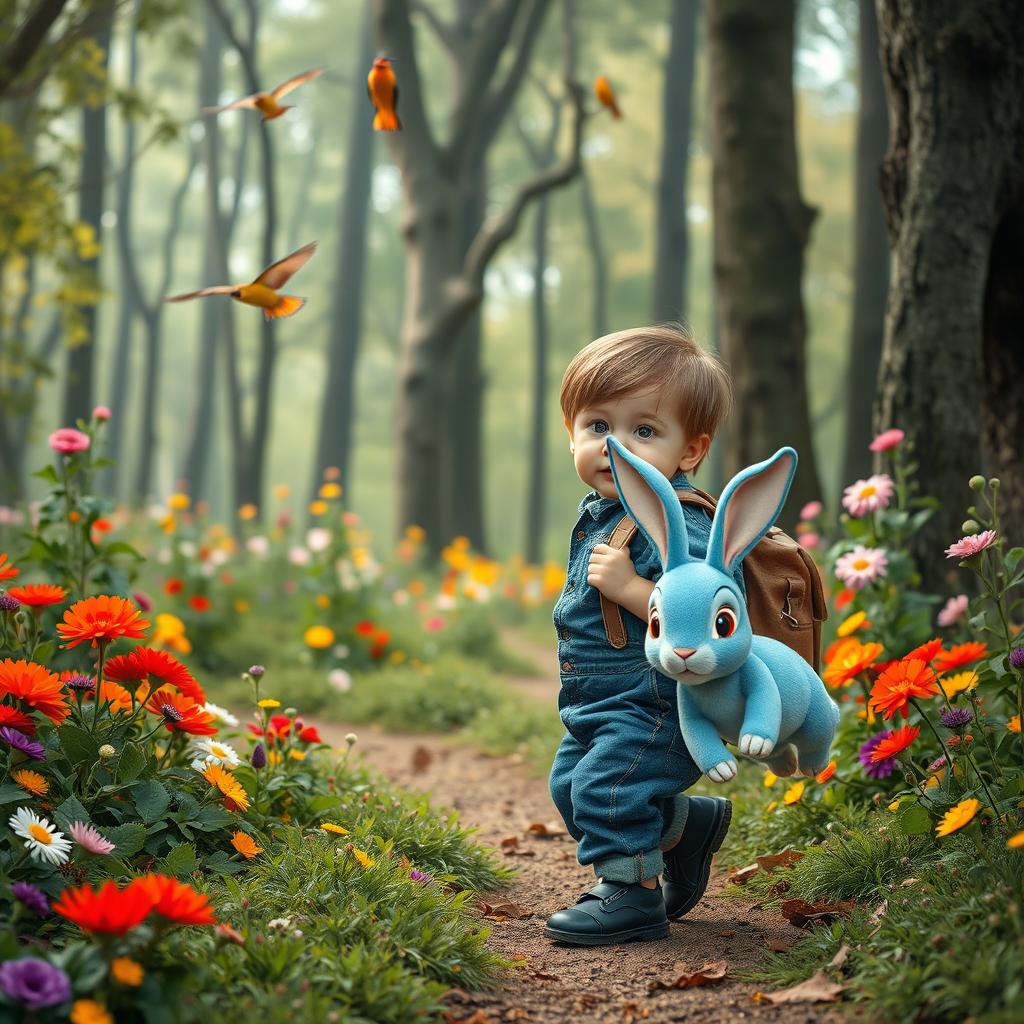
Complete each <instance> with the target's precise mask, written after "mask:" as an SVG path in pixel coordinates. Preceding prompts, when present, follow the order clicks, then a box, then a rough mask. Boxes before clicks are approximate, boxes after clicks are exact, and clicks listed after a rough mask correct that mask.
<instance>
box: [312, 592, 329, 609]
mask: <svg viewBox="0 0 1024 1024" xmlns="http://www.w3.org/2000/svg"><path fill="white" fill-rule="evenodd" d="M314 600H315V602H316V606H317V608H330V607H331V599H330V598H329V597H328V596H327V595H326V594H317V595H316V597H315V598H314Z"/></svg>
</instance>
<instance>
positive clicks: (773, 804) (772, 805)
mask: <svg viewBox="0 0 1024 1024" xmlns="http://www.w3.org/2000/svg"><path fill="white" fill-rule="evenodd" d="M778 806H779V801H778V800H773V801H772V802H771V803H770V804H769V805H768V806H767V808H765V809H766V810H768V811H774V810H775V808H776V807H778Z"/></svg>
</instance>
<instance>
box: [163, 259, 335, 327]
mask: <svg viewBox="0 0 1024 1024" xmlns="http://www.w3.org/2000/svg"><path fill="white" fill-rule="evenodd" d="M314 252H316V242H309V243H308V244H306V245H304V246H303V247H302V248H301V249H296V250H295V252H293V253H292V254H291V255H290V256H285V258H284V259H283V260H278V261H277V262H276V263H271V264H270V266H269V267H267V269H266V270H264V271H263V273H262V274H260V276H259V277H257V278H256V280H255V281H253V282H252V283H251V284H221V285H215V286H214V287H212V288H200V289H199V291H197V292H186V293H185V294H184V295H169V296H168V297H167V298H166V299H164V302H184V301H185V300H186V299H198V298H202V297H203V296H204V295H230V296H231V298H233V299H238V301H239V302H244V303H246V305H249V306H259V307H261V308H262V309H263V319H264V320H275V319H277V318H279V317H283V316H291V315H292V313H295V312H297V311H298V310H299V309H301V308H302V306H304V305H305V303H306V300H305V299H300V298H299V297H298V296H297V295H281V294H280V293H279V291H278V289H279V288H283V287H284V285H285V282H286V281H287V280H288V278H290V277H291V276H292V274H294V273H295V272H296V271H297V270H298V269H299V268H300V267H302V266H303V265H304V264H305V262H306V261H307V260H308V259H309V258H310V256H312V255H313V253H314Z"/></svg>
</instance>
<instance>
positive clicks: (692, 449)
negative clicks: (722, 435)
mask: <svg viewBox="0 0 1024 1024" xmlns="http://www.w3.org/2000/svg"><path fill="white" fill-rule="evenodd" d="M710 447H711V435H710V434H698V435H697V436H696V437H695V438H694V439H693V440H692V441H690V442H689V443H688V444H687V446H686V451H685V452H684V453H683V457H682V458H681V459H680V460H679V468H680V469H681V470H682V471H683V472H684V473H689V472H690V470H691V469H693V467H694V466H697V465H700V463H701V461H702V460H703V458H704V456H705V455H707V453H708V448H710Z"/></svg>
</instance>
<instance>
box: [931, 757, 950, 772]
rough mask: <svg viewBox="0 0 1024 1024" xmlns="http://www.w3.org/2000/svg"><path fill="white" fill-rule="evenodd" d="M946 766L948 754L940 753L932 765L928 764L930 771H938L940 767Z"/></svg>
mask: <svg viewBox="0 0 1024 1024" xmlns="http://www.w3.org/2000/svg"><path fill="white" fill-rule="evenodd" d="M945 767H946V755H945V754H940V755H939V756H938V757H937V758H935V760H934V761H932V763H931V764H930V765H928V771H930V772H937V771H938V770H939V769H940V768H945Z"/></svg>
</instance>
